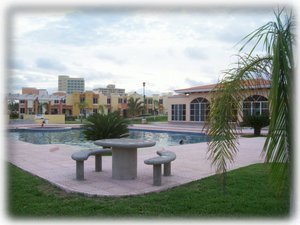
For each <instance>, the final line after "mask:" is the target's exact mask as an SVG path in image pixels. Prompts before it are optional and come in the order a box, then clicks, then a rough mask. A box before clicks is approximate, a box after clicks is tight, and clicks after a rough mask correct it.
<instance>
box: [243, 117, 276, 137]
mask: <svg viewBox="0 0 300 225" xmlns="http://www.w3.org/2000/svg"><path fill="white" fill-rule="evenodd" d="M269 124H270V118H269V115H268V114H261V115H253V116H245V117H244V121H243V123H242V124H241V125H242V126H249V127H252V128H254V136H260V133H261V129H262V128H263V127H266V126H268V125H269Z"/></svg>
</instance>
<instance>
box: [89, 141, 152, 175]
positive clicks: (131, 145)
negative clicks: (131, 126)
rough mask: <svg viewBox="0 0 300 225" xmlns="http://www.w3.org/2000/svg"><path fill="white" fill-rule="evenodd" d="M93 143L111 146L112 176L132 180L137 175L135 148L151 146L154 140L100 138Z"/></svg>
mask: <svg viewBox="0 0 300 225" xmlns="http://www.w3.org/2000/svg"><path fill="white" fill-rule="evenodd" d="M94 143H95V145H100V146H103V147H111V148H112V178H113V179H117V180H132V179H135V178H136V177H137V148H145V147H152V146H154V145H155V144H156V142H155V141H147V140H142V139H130V138H113V139H101V140H97V141H95V142H94Z"/></svg>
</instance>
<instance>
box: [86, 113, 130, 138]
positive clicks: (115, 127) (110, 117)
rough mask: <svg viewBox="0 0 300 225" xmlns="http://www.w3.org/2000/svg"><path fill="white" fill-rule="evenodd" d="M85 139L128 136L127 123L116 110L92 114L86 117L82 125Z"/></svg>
mask: <svg viewBox="0 0 300 225" xmlns="http://www.w3.org/2000/svg"><path fill="white" fill-rule="evenodd" d="M83 128H84V129H85V130H84V131H83V133H84V135H85V137H86V139H88V140H99V139H108V138H121V137H126V136H128V124H127V122H126V121H125V120H124V119H123V118H122V117H121V116H120V115H119V113H118V112H113V113H109V114H107V115H104V114H93V115H91V116H89V117H88V118H87V124H85V125H84V126H83Z"/></svg>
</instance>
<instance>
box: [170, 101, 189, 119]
mask: <svg viewBox="0 0 300 225" xmlns="http://www.w3.org/2000/svg"><path fill="white" fill-rule="evenodd" d="M185 115H186V105H185V104H174V105H172V121H185Z"/></svg>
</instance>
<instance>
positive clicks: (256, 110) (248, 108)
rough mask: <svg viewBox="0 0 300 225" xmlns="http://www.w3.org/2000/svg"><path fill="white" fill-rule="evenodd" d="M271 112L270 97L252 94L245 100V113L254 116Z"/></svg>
mask: <svg viewBox="0 0 300 225" xmlns="http://www.w3.org/2000/svg"><path fill="white" fill-rule="evenodd" d="M261 114H269V103H268V99H267V98H265V97H264V96H261V95H252V96H249V97H248V98H245V99H244V101H243V115H244V117H245V116H254V115H261Z"/></svg>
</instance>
